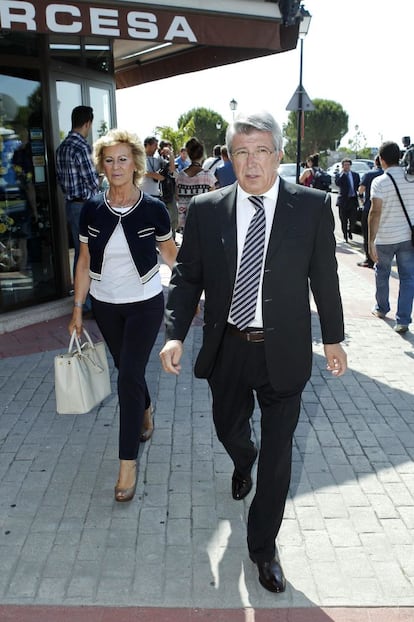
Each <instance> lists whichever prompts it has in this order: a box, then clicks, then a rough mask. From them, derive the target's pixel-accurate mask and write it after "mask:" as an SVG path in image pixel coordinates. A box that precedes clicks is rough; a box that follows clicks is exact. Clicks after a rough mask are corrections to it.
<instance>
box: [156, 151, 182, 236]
mask: <svg viewBox="0 0 414 622" xmlns="http://www.w3.org/2000/svg"><path fill="white" fill-rule="evenodd" d="M158 151H159V155H160V156H161V158H162V159H163V161H164V166H162V167H161V169H160V172H161V175H162V176H163V177H164V179H163V180H162V181H161V182H160V186H161V199H162V200H163V201H164V203H165V206H166V208H167V210H168V213H169V215H170V221H171V230H172V234H173V239H174V240H175V234H176V230H177V225H178V211H177V202H176V200H175V176H176V170H175V159H174V150H173V147H172V144H171V143H170V142H169V141H168V140H161V141H160V146H159V149H158Z"/></svg>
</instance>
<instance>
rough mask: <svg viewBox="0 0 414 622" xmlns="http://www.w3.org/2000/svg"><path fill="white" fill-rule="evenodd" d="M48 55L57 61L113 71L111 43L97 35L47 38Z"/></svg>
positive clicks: (53, 36)
mask: <svg viewBox="0 0 414 622" xmlns="http://www.w3.org/2000/svg"><path fill="white" fill-rule="evenodd" d="M49 51H50V57H51V58H53V59H54V60H56V61H58V62H64V63H65V64H69V65H75V66H77V67H84V68H87V69H92V70H93V71H99V72H101V73H111V72H112V71H113V60H112V43H111V41H110V40H109V39H104V38H98V37H76V36H72V37H71V36H67V35H66V36H65V37H59V36H57V35H51V36H50V39H49Z"/></svg>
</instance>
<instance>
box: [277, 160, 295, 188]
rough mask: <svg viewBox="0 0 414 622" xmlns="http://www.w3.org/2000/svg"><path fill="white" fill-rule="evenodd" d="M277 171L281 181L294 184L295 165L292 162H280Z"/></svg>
mask: <svg viewBox="0 0 414 622" xmlns="http://www.w3.org/2000/svg"><path fill="white" fill-rule="evenodd" d="M277 170H278V172H279V175H280V176H281V177H283V179H286V181H289V182H290V183H292V184H295V183H296V164H295V163H294V162H282V164H279V168H278V169H277Z"/></svg>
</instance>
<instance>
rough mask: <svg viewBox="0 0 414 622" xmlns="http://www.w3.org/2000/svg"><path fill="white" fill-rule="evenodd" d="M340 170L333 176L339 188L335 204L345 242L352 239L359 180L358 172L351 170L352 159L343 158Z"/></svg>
mask: <svg viewBox="0 0 414 622" xmlns="http://www.w3.org/2000/svg"><path fill="white" fill-rule="evenodd" d="M341 164H342V171H341V172H340V173H339V175H337V176H336V178H335V183H336V185H337V186H338V188H339V191H338V198H337V200H336V204H337V206H338V209H339V219H340V221H341V228H342V233H343V235H344V240H345V242H348V239H350V240H352V234H353V232H354V229H355V223H356V220H357V213H358V197H357V191H358V186H359V182H360V178H359V175H358V173H354V172H353V171H351V166H352V160H350V159H349V158H344V159H343V160H342V162H341Z"/></svg>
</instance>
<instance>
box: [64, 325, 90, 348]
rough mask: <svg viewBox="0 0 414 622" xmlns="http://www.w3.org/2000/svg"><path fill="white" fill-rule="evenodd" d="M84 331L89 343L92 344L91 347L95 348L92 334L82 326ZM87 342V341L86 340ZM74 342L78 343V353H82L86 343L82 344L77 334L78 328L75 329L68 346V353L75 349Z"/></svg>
mask: <svg viewBox="0 0 414 622" xmlns="http://www.w3.org/2000/svg"><path fill="white" fill-rule="evenodd" d="M82 332H83V333H84V335H85V337H86V339H87V340H88V342H89V345H90V346H91V348H95V346H94V344H93V341H92V339H91V338H90V335H89V333H88V331H87V330H86V328H83V327H82ZM85 343H86V342H85ZM73 344H75V345H76V349H77V351H78V354H82V348H83V346H84V345H85V344H83V345H81V343H80V341H79V337H78V336H77V334H76V328H75V329H74V331H73V333H72V335H71V338H70V342H69V347H68V354H70V353H71V352H72V350H73Z"/></svg>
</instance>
